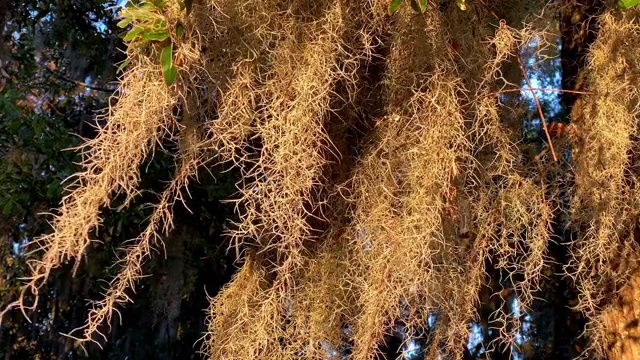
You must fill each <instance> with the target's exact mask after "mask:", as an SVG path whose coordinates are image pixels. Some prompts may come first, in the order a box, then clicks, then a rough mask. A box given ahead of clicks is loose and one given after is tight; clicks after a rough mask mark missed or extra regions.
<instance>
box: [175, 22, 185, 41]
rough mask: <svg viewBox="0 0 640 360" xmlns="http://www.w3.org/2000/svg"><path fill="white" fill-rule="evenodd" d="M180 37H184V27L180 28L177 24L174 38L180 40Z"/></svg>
mask: <svg viewBox="0 0 640 360" xmlns="http://www.w3.org/2000/svg"><path fill="white" fill-rule="evenodd" d="M182 35H184V26H182V24H181V23H178V25H176V36H177V37H179V38H181V37H182Z"/></svg>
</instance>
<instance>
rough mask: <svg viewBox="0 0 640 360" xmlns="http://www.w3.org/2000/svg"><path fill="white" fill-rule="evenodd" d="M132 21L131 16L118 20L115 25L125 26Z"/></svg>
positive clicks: (122, 27)
mask: <svg viewBox="0 0 640 360" xmlns="http://www.w3.org/2000/svg"><path fill="white" fill-rule="evenodd" d="M132 21H133V19H132V18H124V19H122V20H120V21H118V23H117V24H116V26H118V27H119V28H121V29H124V28H126V27H127V26H129V24H131V22H132Z"/></svg>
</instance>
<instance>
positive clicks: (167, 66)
mask: <svg viewBox="0 0 640 360" xmlns="http://www.w3.org/2000/svg"><path fill="white" fill-rule="evenodd" d="M160 64H161V65H162V74H163V75H164V82H165V83H166V84H167V85H171V84H173V82H174V81H175V80H176V76H177V75H178V69H177V68H176V67H175V66H173V44H169V45H167V46H165V47H164V48H163V49H162V52H160Z"/></svg>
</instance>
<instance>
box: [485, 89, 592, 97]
mask: <svg viewBox="0 0 640 360" xmlns="http://www.w3.org/2000/svg"><path fill="white" fill-rule="evenodd" d="M518 91H544V92H561V93H571V94H583V95H593V92H590V91H577V90H563V89H556V88H532V87H530V88H529V89H523V88H515V89H504V90H500V91H496V92H493V93H489V94H487V96H495V95H500V94H504V93H510V92H518Z"/></svg>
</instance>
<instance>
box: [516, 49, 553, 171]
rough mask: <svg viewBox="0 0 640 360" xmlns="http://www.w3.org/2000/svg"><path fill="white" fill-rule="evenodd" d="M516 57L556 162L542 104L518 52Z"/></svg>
mask: <svg viewBox="0 0 640 360" xmlns="http://www.w3.org/2000/svg"><path fill="white" fill-rule="evenodd" d="M516 58H517V59H518V65H519V66H520V70H521V71H522V76H523V77H524V81H526V82H527V87H529V91H531V96H533V99H534V100H535V102H536V107H537V108H538V114H540V121H541V122H542V128H543V129H544V134H545V135H546V136H547V141H548V142H549V149H550V150H551V156H553V161H555V162H558V156H557V155H556V150H555V149H554V148H553V143H552V142H551V136H550V135H549V129H547V122H546V121H545V119H544V113H543V112H542V106H540V99H538V95H536V92H535V90H534V88H533V87H532V86H531V81H529V75H527V70H526V69H525V68H524V65H522V60H521V59H520V54H516Z"/></svg>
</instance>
